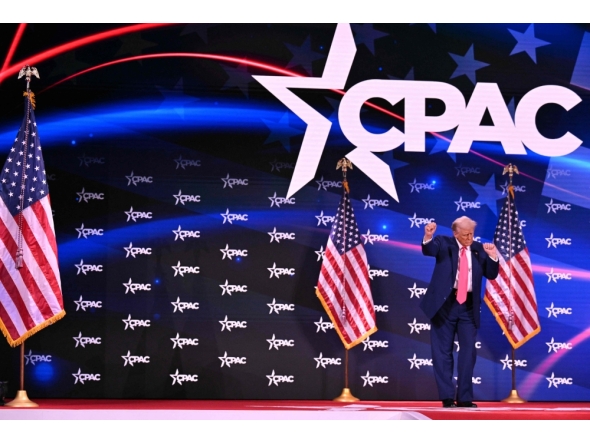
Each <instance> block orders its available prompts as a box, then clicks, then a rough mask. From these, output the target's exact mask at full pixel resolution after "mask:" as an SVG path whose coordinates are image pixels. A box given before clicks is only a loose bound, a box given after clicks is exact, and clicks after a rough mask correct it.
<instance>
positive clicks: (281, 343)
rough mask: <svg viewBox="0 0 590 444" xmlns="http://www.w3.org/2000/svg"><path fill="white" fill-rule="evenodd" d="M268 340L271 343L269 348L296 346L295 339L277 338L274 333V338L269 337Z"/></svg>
mask: <svg viewBox="0 0 590 444" xmlns="http://www.w3.org/2000/svg"><path fill="white" fill-rule="evenodd" d="M266 342H268V343H269V347H268V349H269V350H272V349H273V348H274V349H275V350H278V349H279V347H295V341H294V340H293V339H276V338H275V335H274V333H273V335H272V338H270V339H267V340H266Z"/></svg>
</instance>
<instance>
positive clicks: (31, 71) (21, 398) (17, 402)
mask: <svg viewBox="0 0 590 444" xmlns="http://www.w3.org/2000/svg"><path fill="white" fill-rule="evenodd" d="M31 75H34V76H35V77H37V78H39V72H38V71H37V68H35V67H30V66H29V65H25V66H23V68H22V69H21V70H20V72H19V74H18V78H19V79H20V78H21V77H22V76H25V78H26V80H27V91H26V92H25V94H24V95H26V96H27V97H28V99H29V100H28V101H27V114H26V122H27V130H26V136H25V137H27V136H28V133H29V127H28V122H29V117H30V114H31V106H33V107H34V106H35V95H34V94H33V92H32V91H31V88H30V85H31ZM25 140H26V139H25ZM26 148H28V144H27V143H25V149H26ZM24 168H25V162H23V169H24ZM22 177H23V178H24V174H23V175H22ZM23 180H24V179H23ZM23 189H24V187H21V196H20V201H21V205H20V212H19V233H18V245H17V250H16V260H15V267H16V268H22V266H23V249H22V217H23V215H22V211H23V207H24V205H23V204H22V202H23V199H24V194H23ZM6 405H7V406H9V407H39V404H37V403H35V402H33V401H31V400H30V399H29V397H28V396H27V391H26V390H25V341H24V340H23V342H21V344H20V389H19V390H18V391H17V392H16V396H15V398H14V399H13V400H12V401H10V402H8V403H6Z"/></svg>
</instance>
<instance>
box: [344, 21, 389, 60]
mask: <svg viewBox="0 0 590 444" xmlns="http://www.w3.org/2000/svg"><path fill="white" fill-rule="evenodd" d="M351 27H352V30H353V31H354V41H355V43H356V44H357V46H358V45H365V46H366V47H367V49H368V50H369V51H371V54H373V55H375V40H377V39H380V38H382V37H386V36H388V35H389V34H388V33H386V32H382V31H377V30H376V29H375V28H374V27H373V25H372V24H370V23H365V24H363V25H351Z"/></svg>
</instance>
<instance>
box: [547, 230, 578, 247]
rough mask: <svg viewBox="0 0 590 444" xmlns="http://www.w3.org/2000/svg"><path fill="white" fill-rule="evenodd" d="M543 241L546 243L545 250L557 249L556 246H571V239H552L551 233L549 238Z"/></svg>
mask: <svg viewBox="0 0 590 444" xmlns="http://www.w3.org/2000/svg"><path fill="white" fill-rule="evenodd" d="M545 240H546V241H547V248H551V247H553V248H557V246H558V245H571V244H572V240H571V238H565V237H553V233H551V236H549V237H546V238H545Z"/></svg>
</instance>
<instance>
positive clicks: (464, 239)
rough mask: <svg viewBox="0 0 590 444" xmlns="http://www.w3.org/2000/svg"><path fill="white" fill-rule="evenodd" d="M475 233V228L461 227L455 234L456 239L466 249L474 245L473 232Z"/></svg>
mask: <svg viewBox="0 0 590 444" xmlns="http://www.w3.org/2000/svg"><path fill="white" fill-rule="evenodd" d="M474 231H475V229H474V227H471V226H469V225H467V226H465V225H460V226H458V227H457V229H456V230H455V231H454V232H453V235H454V236H455V238H456V239H457V240H458V241H459V243H460V244H461V245H463V246H464V247H469V246H470V245H471V244H472V243H473V232H474Z"/></svg>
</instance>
